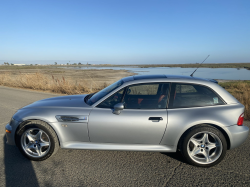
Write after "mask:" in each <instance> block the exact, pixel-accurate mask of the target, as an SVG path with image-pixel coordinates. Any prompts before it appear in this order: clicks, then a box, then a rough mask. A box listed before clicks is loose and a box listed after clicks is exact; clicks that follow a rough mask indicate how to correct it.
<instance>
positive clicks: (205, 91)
mask: <svg viewBox="0 0 250 187" xmlns="http://www.w3.org/2000/svg"><path fill="white" fill-rule="evenodd" d="M173 86H174V87H175V93H174V96H173V108H186V107H197V106H212V105H222V104H224V103H223V101H222V100H221V99H220V97H219V96H218V95H217V94H216V93H215V92H214V91H212V90H211V89H209V88H208V87H206V86H201V85H195V84H173Z"/></svg>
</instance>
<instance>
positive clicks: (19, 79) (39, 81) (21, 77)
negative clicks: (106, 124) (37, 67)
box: [0, 73, 107, 95]
mask: <svg viewBox="0 0 250 187" xmlns="http://www.w3.org/2000/svg"><path fill="white" fill-rule="evenodd" d="M0 85H2V86H9V87H17V88H26V89H33V90H42V91H50V92H54V93H60V94H69V95H72V94H87V93H93V92H96V91H99V90H101V89H102V88H104V87H105V86H107V85H105V84H104V85H97V84H96V83H95V82H94V81H93V80H91V81H81V82H80V83H78V82H77V81H68V80H65V78H64V77H62V78H61V79H59V78H54V76H53V75H52V76H48V75H44V74H42V73H34V74H21V73H20V74H18V75H13V74H10V73H4V74H1V75H0Z"/></svg>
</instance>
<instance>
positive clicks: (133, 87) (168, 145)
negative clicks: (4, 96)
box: [6, 75, 249, 167]
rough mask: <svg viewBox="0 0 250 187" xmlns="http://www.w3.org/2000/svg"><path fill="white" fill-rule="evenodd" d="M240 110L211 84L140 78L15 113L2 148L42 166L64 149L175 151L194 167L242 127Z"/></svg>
mask: <svg viewBox="0 0 250 187" xmlns="http://www.w3.org/2000/svg"><path fill="white" fill-rule="evenodd" d="M243 119H244V106H243V105H242V104H241V103H239V101H237V100H236V99H235V98H234V97H233V96H232V95H230V94H229V93H228V92H227V91H226V90H224V89H223V88H222V87H220V86H219V85H218V84H216V83H215V81H214V80H208V79H201V78H194V77H185V76H173V75H144V76H143V75H142V76H139V75H137V76H130V77H126V78H123V79H121V80H119V81H117V82H115V83H114V84H112V85H110V86H108V87H107V88H105V89H103V90H101V91H99V92H97V93H94V94H89V95H69V96H61V97H55V98H49V99H44V100H41V101H37V102H34V103H32V104H30V105H28V106H25V107H23V108H22V109H19V110H18V111H17V112H16V113H15V114H14V115H13V117H12V119H11V121H10V123H9V124H7V125H6V136H7V143H8V144H11V145H16V146H17V147H18V148H19V149H20V151H21V152H22V154H23V155H24V156H26V157H27V158H28V159H31V160H35V161H42V160H45V159H47V158H49V157H50V156H51V155H53V154H55V153H56V152H57V150H58V148H59V147H61V148H65V149H93V150H122V151H156V152H176V151H181V153H182V155H183V156H184V158H185V159H186V161H187V162H188V163H190V164H192V165H195V166H201V167H210V166H213V165H215V164H218V163H219V162H220V161H221V160H222V159H223V157H224V156H225V154H226V150H227V149H233V148H235V147H237V146H239V145H241V144H242V143H243V142H244V141H245V140H246V138H247V136H248V133H249V129H248V127H246V126H244V125H243Z"/></svg>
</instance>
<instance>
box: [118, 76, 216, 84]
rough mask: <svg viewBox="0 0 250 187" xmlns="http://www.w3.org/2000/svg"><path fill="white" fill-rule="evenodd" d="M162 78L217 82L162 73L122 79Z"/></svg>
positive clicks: (126, 80)
mask: <svg viewBox="0 0 250 187" xmlns="http://www.w3.org/2000/svg"><path fill="white" fill-rule="evenodd" d="M162 78H166V79H189V80H190V79H191V80H203V81H210V82H214V83H218V82H217V81H216V80H214V79H203V78H199V77H191V76H183V75H164V74H162V75H134V76H129V77H125V78H123V79H122V80H123V81H124V82H129V81H133V80H142V79H162Z"/></svg>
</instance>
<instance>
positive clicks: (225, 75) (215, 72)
mask: <svg viewBox="0 0 250 187" xmlns="http://www.w3.org/2000/svg"><path fill="white" fill-rule="evenodd" d="M71 68H72V67H71ZM74 69H114V70H128V71H130V72H133V73H136V74H138V75H150V74H165V75H166V74H168V75H186V76H189V75H190V74H191V73H192V72H193V71H194V70H195V69H196V68H176V67H174V68H169V67H150V68H138V67H79V68H78V67H76V68H74ZM194 77H201V78H210V79H224V80H250V70H247V69H236V68H199V69H198V70H197V71H196V72H195V74H194Z"/></svg>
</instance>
